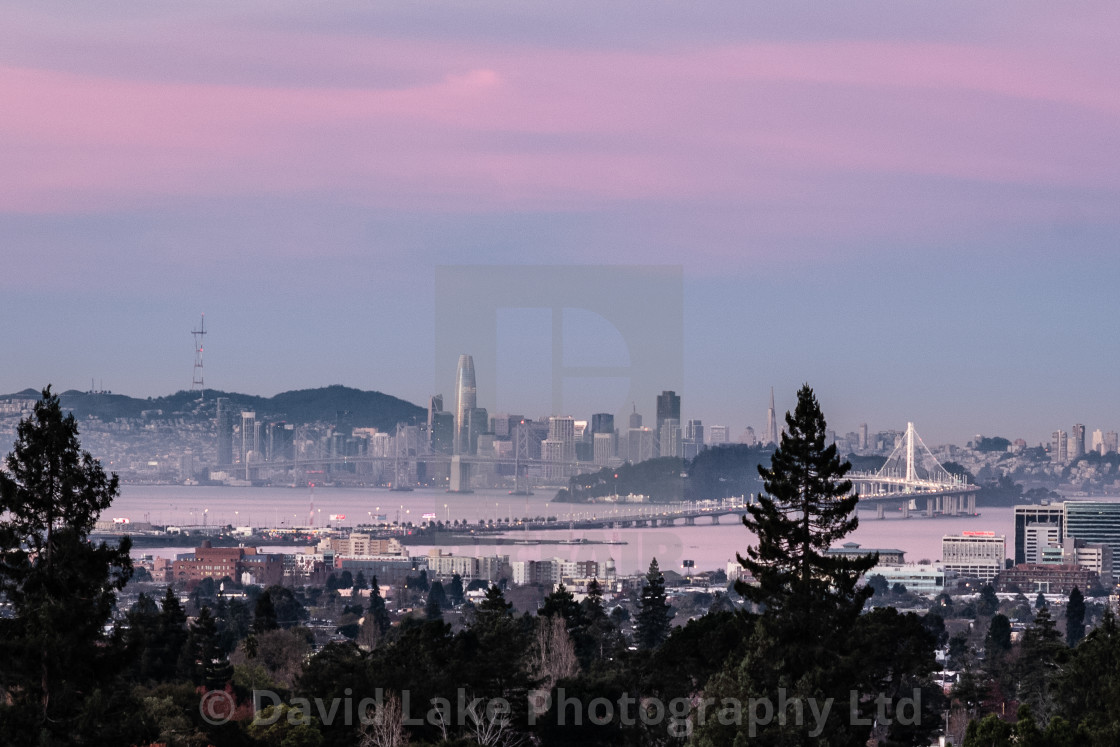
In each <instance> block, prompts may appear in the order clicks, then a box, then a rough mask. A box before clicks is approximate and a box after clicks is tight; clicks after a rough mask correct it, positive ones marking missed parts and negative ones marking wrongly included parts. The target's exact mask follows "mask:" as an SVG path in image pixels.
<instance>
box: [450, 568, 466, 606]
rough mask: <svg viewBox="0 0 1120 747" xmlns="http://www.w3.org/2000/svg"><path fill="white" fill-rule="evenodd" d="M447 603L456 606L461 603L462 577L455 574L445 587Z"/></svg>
mask: <svg viewBox="0 0 1120 747" xmlns="http://www.w3.org/2000/svg"><path fill="white" fill-rule="evenodd" d="M447 601H449V602H451V604H452V605H455V606H458V605H460V604H462V603H463V577H462V576H460V575H459V574H458V573H456V574H455V575H454V576H452V577H451V583H450V584H448V586H447Z"/></svg>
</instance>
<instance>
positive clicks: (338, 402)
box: [0, 385, 427, 431]
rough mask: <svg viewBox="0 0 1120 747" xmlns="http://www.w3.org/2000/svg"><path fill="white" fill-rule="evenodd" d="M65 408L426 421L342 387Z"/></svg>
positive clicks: (130, 414)
mask: <svg viewBox="0 0 1120 747" xmlns="http://www.w3.org/2000/svg"><path fill="white" fill-rule="evenodd" d="M38 396H39V392H37V391H35V390H32V389H25V390H24V391H22V392H18V393H15V394H10V395H0V400H3V399H9V398H21V399H27V398H36V399H37V398H38ZM59 397H60V399H61V401H62V407H63V408H64V409H66V410H69V411H70V412H73V413H74V417H76V418H78V419H79V420H82V419H85V418H88V417H91V416H92V417H96V418H99V419H100V420H104V421H112V420H116V419H117V418H139V417H142V416H143V414H144V413H145V412H147V413H148V417H155V418H170V417H176V418H179V417H182V418H187V419H192V418H212V417H214V412H215V408H216V405H215V401H216V400H217V398H218V397H225V398H227V399H228V400H229V402H230V406H231V407H232V408H233V409H234V410H235V411H240V410H252V411H254V412H256V413H257V418H258V419H281V420H287V421H288V422H291V423H297V424H298V423H314V422H328V423H333V422H335V421H336V419H337V418H338V413H340V412H347V413H348V416H347V422H348V424H349V425H352V426H354V427H376V428H378V429H380V430H383V431H388V430H391V429H392V428H393V427H394V426H395V425H396V424H397V423H401V422H403V423H409V424H413V423H419V422H421V420H423V419H424V418H425V417H426V414H427V412H426V410H424V408H422V407H418V406H417V405H414V404H412V403H411V402H406V401H405V400H402V399H399V398H397V397H393V396H391V395H388V394H383V393H382V392H367V391H362V390H361V389H353V388H351V387H345V386H341V385H334V386H327V387H320V388H318V389H300V390H296V391H291V392H281V393H280V394H277V395H276V396H274V397H258V396H255V395H251V394H241V393H238V392H223V391H218V390H214V389H207V390H206V391H205V392H204V396H203V397H202V401H201V403H200V402H199V394H198V392H188V391H179V392H176V393H175V394H170V395H167V396H164V397H150V398H147V399H138V398H135V397H129V396H127V395H124V394H97V393H89V392H80V391H77V390H73V389H71V390H68V391H65V392H62V393H61V394H60V395H59Z"/></svg>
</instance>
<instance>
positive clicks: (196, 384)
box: [191, 314, 206, 402]
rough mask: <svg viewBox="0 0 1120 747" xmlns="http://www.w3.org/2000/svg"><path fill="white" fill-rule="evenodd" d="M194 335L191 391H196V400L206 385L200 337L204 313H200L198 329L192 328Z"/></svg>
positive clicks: (203, 329) (201, 335)
mask: <svg viewBox="0 0 1120 747" xmlns="http://www.w3.org/2000/svg"><path fill="white" fill-rule="evenodd" d="M191 334H192V335H194V375H193V376H192V377H191V391H192V392H198V401H199V402H201V401H202V400H203V398H204V397H205V396H206V385H205V384H204V383H203V381H202V338H203V336H204V335H205V334H206V314H203V315H202V322H201V323H200V324H199V325H198V329H192V330H191Z"/></svg>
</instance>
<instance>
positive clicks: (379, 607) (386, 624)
mask: <svg viewBox="0 0 1120 747" xmlns="http://www.w3.org/2000/svg"><path fill="white" fill-rule="evenodd" d="M369 614H370V618H371V620H372V621H373V624H374V625H375V626H376V627H377V632H378V634H379V635H382V636H383V635H385V634H386V633H388V632H389V628H390V627H391V625H392V622H391V621H390V620H389V611H388V610H387V609H386V608H385V598H384V597H382V596H381V586H380V585H379V584H378V583H377V576H374V577H373V583H372V588H371V591H370V593H369Z"/></svg>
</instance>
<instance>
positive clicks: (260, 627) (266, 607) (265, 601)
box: [253, 591, 280, 634]
mask: <svg viewBox="0 0 1120 747" xmlns="http://www.w3.org/2000/svg"><path fill="white" fill-rule="evenodd" d="M279 627H280V623H279V622H277V620H276V606H275V605H274V604H273V603H272V595H271V594H269V593H268V592H267V591H265V592H262V593H261V595H260V596H259V597H257V604H256V607H254V609H253V632H254V633H258V634H259V633H267V632H268V631H270V630H276V629H277V628H279Z"/></svg>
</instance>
